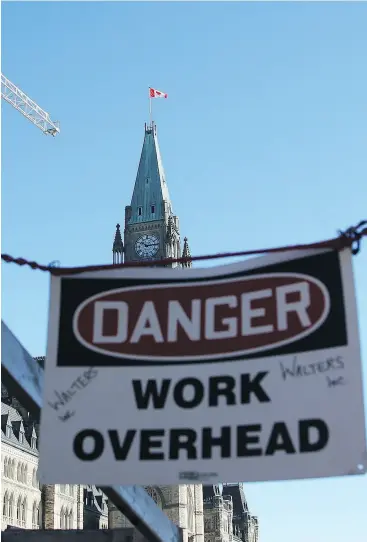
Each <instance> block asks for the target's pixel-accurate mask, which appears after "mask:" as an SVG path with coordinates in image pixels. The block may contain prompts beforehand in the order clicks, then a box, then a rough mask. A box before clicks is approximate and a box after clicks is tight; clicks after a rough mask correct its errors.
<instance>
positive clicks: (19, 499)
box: [17, 496, 22, 524]
mask: <svg viewBox="0 0 367 542" xmlns="http://www.w3.org/2000/svg"><path fill="white" fill-rule="evenodd" d="M21 517H22V498H21V497H20V496H19V497H18V502H17V523H18V524H20V521H21Z"/></svg>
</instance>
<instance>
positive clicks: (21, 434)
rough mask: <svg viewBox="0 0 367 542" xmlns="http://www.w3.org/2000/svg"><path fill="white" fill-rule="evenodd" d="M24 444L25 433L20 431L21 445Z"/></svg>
mask: <svg viewBox="0 0 367 542" xmlns="http://www.w3.org/2000/svg"><path fill="white" fill-rule="evenodd" d="M23 443H24V433H23V431H19V444H23Z"/></svg>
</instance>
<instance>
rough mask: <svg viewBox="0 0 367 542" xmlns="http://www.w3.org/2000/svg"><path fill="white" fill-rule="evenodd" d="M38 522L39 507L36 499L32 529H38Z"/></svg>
mask: <svg viewBox="0 0 367 542" xmlns="http://www.w3.org/2000/svg"><path fill="white" fill-rule="evenodd" d="M37 523H38V508H37V503H36V501H35V502H34V503H33V506H32V529H37Z"/></svg>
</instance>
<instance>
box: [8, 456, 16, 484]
mask: <svg viewBox="0 0 367 542" xmlns="http://www.w3.org/2000/svg"><path fill="white" fill-rule="evenodd" d="M8 475H9V478H11V479H12V480H14V478H15V459H13V461H12V460H11V459H9V463H8Z"/></svg>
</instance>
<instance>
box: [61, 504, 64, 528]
mask: <svg viewBox="0 0 367 542" xmlns="http://www.w3.org/2000/svg"><path fill="white" fill-rule="evenodd" d="M60 529H65V512H64V507H63V506H62V507H61V510H60Z"/></svg>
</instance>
